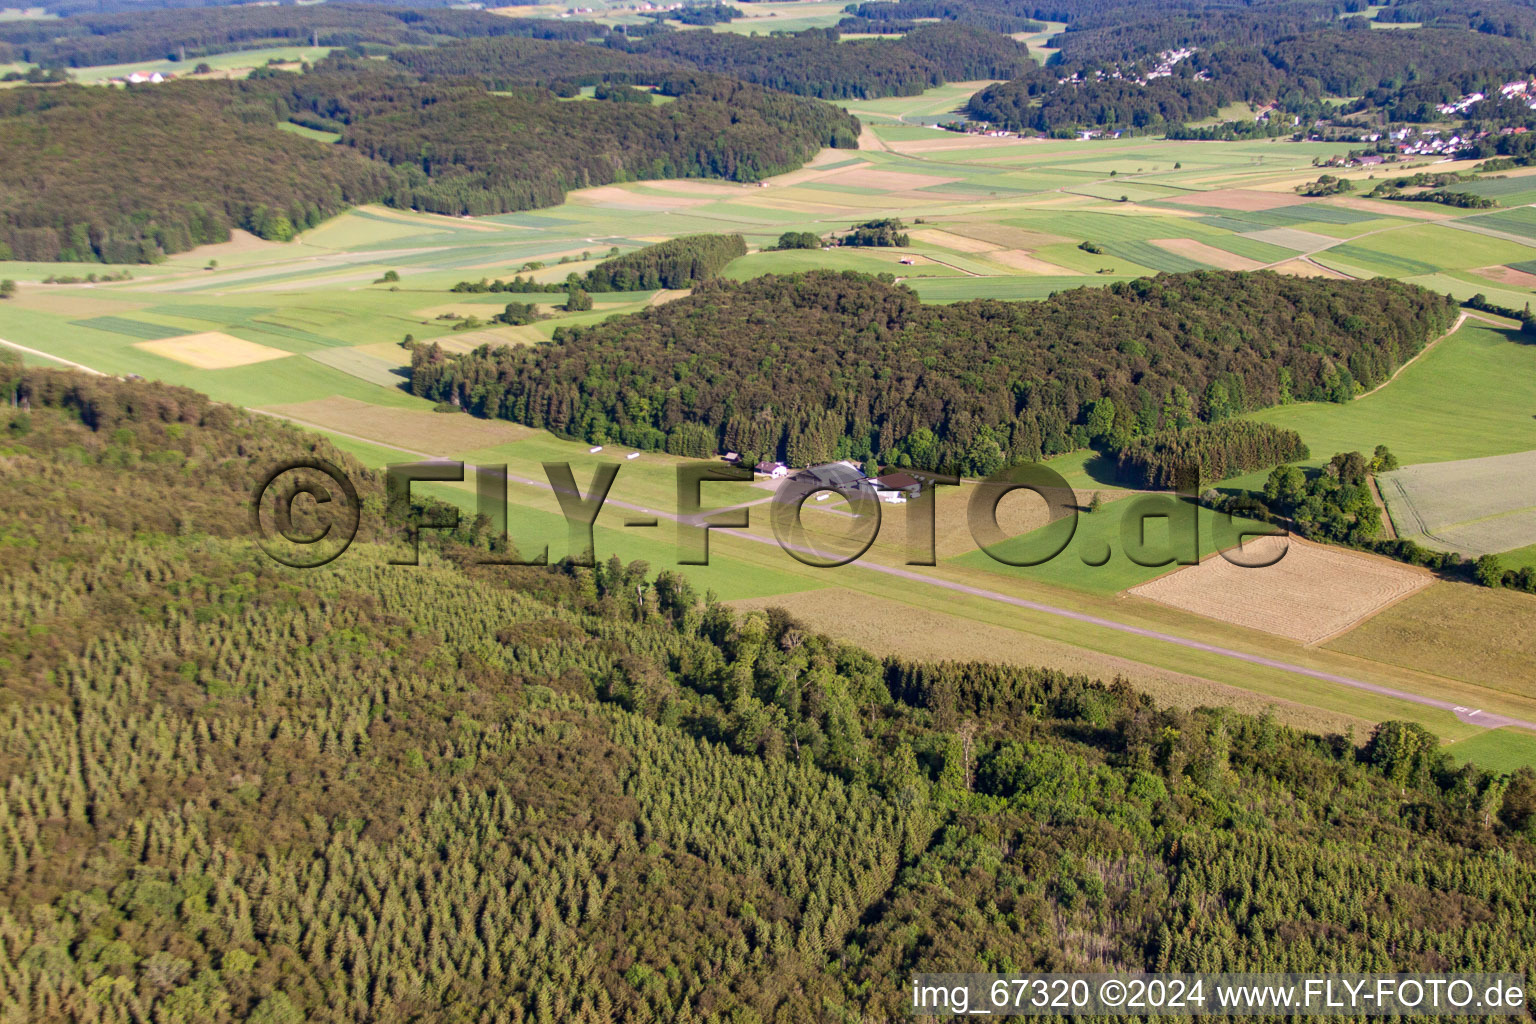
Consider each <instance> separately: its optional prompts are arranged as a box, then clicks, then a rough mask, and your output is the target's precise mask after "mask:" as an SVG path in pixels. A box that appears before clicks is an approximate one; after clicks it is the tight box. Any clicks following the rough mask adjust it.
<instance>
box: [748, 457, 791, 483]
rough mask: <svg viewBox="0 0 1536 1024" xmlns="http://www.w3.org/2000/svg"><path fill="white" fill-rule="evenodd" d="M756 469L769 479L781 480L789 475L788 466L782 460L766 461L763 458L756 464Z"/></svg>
mask: <svg viewBox="0 0 1536 1024" xmlns="http://www.w3.org/2000/svg"><path fill="white" fill-rule="evenodd" d="M756 469H757V471H758V472H759V473H761V474H763V475H764V476H766V477H767V478H768V479H770V480H782V479H783V478H784V477H786V476H788V475H789V467H788V466H786V465H784V463H782V462H768V461H767V460H764V461H762V462H759V463H758V464H757V466H756Z"/></svg>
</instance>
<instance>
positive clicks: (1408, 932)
mask: <svg viewBox="0 0 1536 1024" xmlns="http://www.w3.org/2000/svg"><path fill="white" fill-rule="evenodd" d="M0 390H3V393H5V394H11V395H16V394H19V395H21V396H23V397H24V398H25V399H26V400H27V401H28V402H29V403H30V406H31V409H30V412H28V413H26V414H25V415H26V416H27V420H26V422H25V424H23V425H20V426H18V425H17V424H18V421H19V419H20V417H21V415H23V414H21V413H19V412H16V411H15V410H11V411H9V412H7V413H5V414H4V415H5V417H6V420H5V422H6V423H7V424H8V426H7V432H8V435H9V436H8V440H7V445H8V451H9V454H8V456H7V463H6V473H7V474H8V477H7V479H8V480H9V481H10V485H9V486H7V487H5V488H0V514H3V515H4V516H5V522H6V523H7V529H8V530H9V531H10V532H9V537H10V539H11V542H10V543H7V544H5V545H3V546H0V572H3V573H4V576H5V579H6V584H7V585H6V588H5V592H4V596H3V601H4V603H5V608H6V617H7V621H8V622H9V623H11V624H13V626H12V629H11V631H10V632H9V634H8V636H7V639H6V644H5V650H4V657H5V659H6V661H5V666H6V669H5V671H4V672H3V673H0V693H3V695H4V697H5V698H6V700H7V708H8V710H7V713H6V716H5V719H4V725H3V726H0V729H3V738H4V751H5V757H4V759H3V760H0V773H3V775H0V782H3V785H4V788H5V800H4V801H3V803H0V835H3V836H4V837H5V840H6V841H5V842H4V843H3V844H0V881H3V882H4V885H3V886H0V943H3V945H4V948H5V950H6V956H7V965H8V969H7V970H6V971H5V972H3V974H0V1000H3V1002H4V1003H5V1005H6V1006H7V1007H9V1008H10V1010H11V1012H12V1015H13V1016H15V1017H16V1018H17V1019H26V1020H31V1021H64V1020H71V1021H79V1022H83V1024H98V1022H100V1024H106V1022H112V1021H124V1020H143V1021H157V1022H165V1024H191V1022H197V1024H233V1022H235V1021H253V1022H257V1024H275V1022H293V1021H301V1020H324V1021H332V1022H336V1024H349V1022H354V1021H358V1022H361V1021H381V1020H400V1019H405V1018H408V1017H430V1018H433V1019H446V1018H456V1019H464V1020H474V1021H479V1020H488V1021H490V1020H496V1019H498V1018H502V1017H505V1018H506V1019H508V1020H517V1021H528V1022H541V1024H542V1022H546V1021H561V1022H570V1024H599V1022H603V1021H614V1020H667V1021H680V1022H696V1024H727V1022H731V1021H735V1022H741V1021H751V1020H756V1021H761V1022H764V1024H801V1022H804V1021H810V1020H819V1019H824V1018H825V1016H826V1015H827V1008H828V1007H836V1008H838V1013H839V1014H845V1015H847V1016H849V1017H851V1018H857V1019H865V1020H894V1019H898V1018H900V1017H901V1016H902V1015H903V1014H904V1013H905V1012H906V1003H907V1000H908V996H907V995H906V993H908V991H909V982H910V978H911V976H912V975H913V974H914V973H918V972H926V971H940V970H972V971H987V970H1005V971H1021V970H1043V969H1046V968H1047V967H1049V968H1051V969H1057V970H1066V971H1093V970H1102V971H1124V970H1127V969H1131V970H1147V971H1152V970H1165V971H1296V972H1315V971H1327V970H1332V969H1335V968H1337V966H1338V965H1339V964H1341V963H1343V964H1349V965H1351V966H1353V967H1355V968H1357V969H1360V970H1367V971H1372V972H1377V973H1388V974H1390V973H1397V972H1411V971H1421V970H1430V969H1443V968H1444V965H1447V964H1451V965H1455V967H1456V969H1458V970H1464V971H1512V972H1523V973H1525V974H1527V975H1529V974H1531V973H1532V972H1533V971H1536V954H1533V950H1536V912H1533V910H1532V908H1533V907H1536V847H1533V843H1532V839H1533V838H1536V777H1533V776H1532V775H1531V773H1530V772H1529V771H1528V770H1522V771H1519V772H1515V773H1513V774H1498V775H1495V774H1491V773H1488V772H1485V771H1482V770H1479V769H1478V768H1476V767H1472V766H1458V765H1457V764H1455V763H1454V762H1453V760H1452V759H1451V758H1450V757H1449V756H1448V755H1446V754H1445V753H1443V752H1442V751H1441V750H1440V749H1439V744H1438V742H1437V738H1436V737H1435V736H1433V735H1431V734H1430V733H1428V732H1426V731H1425V730H1424V729H1422V728H1421V727H1419V726H1416V725H1412V724H1408V723H1403V722H1388V723H1385V724H1383V725H1382V726H1381V727H1379V728H1378V729H1377V730H1375V732H1374V733H1373V734H1372V735H1371V736H1370V737H1369V738H1368V742H1365V743H1364V745H1363V747H1361V748H1359V749H1357V747H1356V745H1355V744H1354V743H1352V742H1350V740H1349V739H1348V738H1347V737H1344V736H1337V735H1333V736H1320V735H1314V734H1309V733H1303V732H1298V731H1296V730H1293V729H1291V728H1288V727H1285V726H1282V725H1279V724H1277V723H1276V722H1275V721H1273V720H1272V719H1271V718H1269V717H1253V716H1248V715H1241V714H1236V713H1233V712H1230V711H1224V710H1218V709H1209V708H1207V709H1201V710H1197V711H1186V710H1179V709H1174V708H1166V707H1160V706H1158V705H1157V704H1156V703H1155V702H1154V701H1153V700H1152V699H1150V698H1149V697H1147V696H1145V695H1143V694H1139V693H1136V692H1135V691H1133V690H1131V689H1130V688H1129V687H1128V686H1126V685H1125V684H1124V683H1121V682H1117V683H1115V684H1112V685H1105V684H1102V683H1099V682H1097V681H1094V680H1091V679H1088V678H1084V677H1081V676H1069V675H1066V674H1063V673H1060V672H1053V671H1047V670H1043V669H1032V668H1022V667H1017V666H1006V665H989V664H980V663H957V662H947V663H917V662H911V661H907V660H904V659H900V658H896V657H882V656H880V655H876V654H872V653H870V652H868V651H864V650H860V649H857V648H854V647H849V646H844V645H841V644H838V643H835V642H834V641H832V640H829V639H828V638H826V637H824V636H820V635H817V634H816V633H815V632H814V631H813V630H811V629H809V628H807V627H806V626H805V625H803V624H802V623H800V622H798V621H796V620H795V619H794V617H792V616H791V615H789V614H787V613H785V612H783V611H781V610H769V611H755V612H750V613H745V614H741V613H737V612H735V611H733V610H732V609H730V608H728V607H726V606H724V605H722V604H720V603H718V602H716V601H714V600H713V599H711V598H710V597H709V596H708V595H705V596H703V597H701V596H700V595H699V594H698V593H697V592H695V591H694V589H693V588H692V587H691V586H690V584H689V582H688V581H687V580H686V579H684V578H682V577H680V576H678V575H676V574H674V573H668V572H663V573H660V574H657V573H655V572H654V571H652V570H651V569H650V568H648V567H647V566H645V565H644V563H630V564H628V565H626V564H623V563H622V562H621V561H620V560H619V559H617V558H612V559H599V560H598V561H597V564H596V565H595V566H593V567H592V568H578V567H575V566H572V565H570V564H569V563H561V564H558V565H556V566H553V567H550V568H548V569H536V568H521V569H520V568H515V567H506V566H502V567H497V568H495V569H489V568H487V567H476V566H475V565H474V564H473V563H475V562H477V561H479V560H482V559H484V558H486V557H488V556H489V555H490V554H491V552H490V551H489V550H488V548H489V546H492V545H496V544H499V543H500V541H499V538H494V537H491V536H489V535H488V531H487V530H486V528H485V527H486V524H485V523H483V522H481V523H469V522H466V523H465V524H464V525H463V526H462V527H461V528H460V529H458V530H457V531H454V532H453V533H452V534H450V535H446V536H444V535H443V534H441V533H440V532H438V531H425V532H426V534H427V536H428V537H429V538H431V537H441V538H442V539H441V540H430V539H429V540H428V541H426V542H425V544H424V548H425V550H424V551H423V554H422V561H423V562H424V563H425V564H424V565H423V566H421V567H418V568H410V567H402V566H391V565H387V564H385V558H386V557H390V556H398V555H399V554H400V553H401V551H400V548H399V546H398V544H396V543H395V542H394V541H393V540H392V539H391V537H390V536H389V535H388V534H384V533H380V532H377V531H376V530H374V529H373V527H372V524H374V523H377V522H379V521H380V520H381V519H382V516H381V515H379V514H378V513H379V511H380V510H381V509H382V507H383V487H382V482H381V481H380V480H379V479H378V477H377V476H375V475H374V474H371V473H368V472H366V471H365V470H363V469H362V467H360V466H358V465H357V464H356V463H355V462H353V461H352V460H351V459H350V458H349V457H347V456H346V455H344V454H343V453H341V452H339V451H337V450H336V449H335V448H333V447H332V446H331V445H329V443H328V442H326V441H325V440H324V439H322V438H319V437H316V436H312V435H305V434H301V433H299V432H297V431H295V430H293V429H292V428H290V427H287V426H285V425H282V424H279V423H275V422H272V421H269V420H263V419H262V418H261V417H256V416H251V415H247V414H245V413H241V412H237V411H235V410H230V409H228V408H227V407H222V406H218V405H216V404H215V403H210V402H208V401H207V400H206V399H203V398H201V397H200V396H194V395H191V393H189V392H182V391H176V390H173V389H167V388H162V387H159V386H155V385H144V384H128V383H120V382H115V381H110V380H108V381H97V380H83V379H80V378H74V377H72V376H71V375H67V374H61V373H48V372H29V373H26V374H20V373H19V372H17V371H15V369H14V367H10V366H0ZM82 392H88V393H89V399H88V402H89V406H90V408H91V410H92V412H91V423H90V424H87V423H85V422H82V420H81V413H82V411H83V410H82V406H81V405H80V404H79V401H78V399H79V398H80V396H81V394H82ZM70 395H74V396H76V397H75V398H74V399H71V398H69V397H68V396H70ZM219 417H223V418H222V419H220V418H219ZM236 453H243V455H240V456H239V457H237V455H236ZM313 455H320V456H322V457H324V458H327V459H330V460H332V461H334V462H336V463H337V465H339V466H341V467H342V468H343V469H344V470H345V471H347V472H348V473H349V475H351V477H352V479H353V480H354V481H355V482H356V483H357V485H358V488H359V491H360V496H361V499H362V501H363V503H364V504H365V505H366V506H368V509H369V514H368V515H366V516H364V520H363V521H364V524H365V525H364V532H363V534H362V535H361V536H360V538H359V540H358V542H357V543H356V544H355V545H354V546H353V548H352V550H350V551H348V552H347V553H346V555H344V556H343V557H342V558H341V559H339V560H338V561H336V562H334V563H332V564H331V565H329V566H327V567H324V568H321V569H315V570H309V571H306V572H305V573H304V574H303V576H302V580H301V583H299V582H296V580H297V579H298V577H296V576H295V574H294V571H293V570H290V569H287V568H285V567H281V566H277V565H276V564H275V563H272V562H270V561H268V560H266V559H265V558H264V557H262V556H260V555H259V554H256V553H255V552H254V550H253V548H252V547H251V545H250V542H249V540H248V539H247V538H246V537H244V536H243V533H244V531H246V530H247V529H248V526H247V508H246V502H247V501H248V500H249V499H248V493H249V491H250V489H251V488H252V487H253V486H254V484H255V482H256V479H257V477H258V476H259V475H260V473H262V472H263V471H264V470H265V469H266V468H267V467H268V466H269V465H271V464H272V463H273V462H275V461H278V460H282V459H289V458H294V457H300V456H313ZM253 457H254V461H253ZM66 458H67V459H68V460H69V464H68V467H67V470H66V467H65V465H64V460H65V459H66ZM147 466H160V467H163V466H177V467H182V468H183V469H184V471H178V472H155V473H147V472H144V471H143V467H147ZM147 610H148V611H147ZM1359 739H1360V740H1366V739H1367V737H1363V736H1362V737H1360V738H1359ZM1084 935H1092V936H1094V940H1093V942H1092V943H1089V944H1087V945H1085V943H1084V941H1083V936H1084Z"/></svg>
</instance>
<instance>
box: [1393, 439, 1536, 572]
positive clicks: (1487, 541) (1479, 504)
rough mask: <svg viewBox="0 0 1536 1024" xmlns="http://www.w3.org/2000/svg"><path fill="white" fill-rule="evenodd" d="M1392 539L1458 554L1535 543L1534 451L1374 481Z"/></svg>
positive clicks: (1417, 468) (1435, 465) (1444, 464)
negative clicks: (1395, 536) (1392, 528)
mask: <svg viewBox="0 0 1536 1024" xmlns="http://www.w3.org/2000/svg"><path fill="white" fill-rule="evenodd" d="M1377 482H1378V484H1379V485H1380V487H1381V494H1382V498H1383V500H1385V501H1386V503H1387V509H1388V511H1389V512H1391V514H1392V523H1393V525H1394V526H1395V527H1396V528H1397V533H1398V536H1400V537H1408V538H1410V539H1412V540H1416V541H1418V542H1419V543H1421V544H1423V545H1424V546H1425V547H1431V548H1440V549H1443V550H1449V551H1459V552H1461V553H1462V554H1464V555H1468V556H1471V557H1476V556H1478V555H1490V554H1497V553H1499V552H1501V551H1510V550H1513V549H1516V548H1524V547H1528V546H1530V545H1532V544H1536V451H1527V452H1519V453H1517V454H1514V455H1494V456H1488V457H1486V458H1481V459H1464V460H1461V461H1457V462H1436V463H1429V464H1425V465H1418V466H1408V467H1406V468H1404V469H1400V470H1398V471H1396V472H1394V473H1384V474H1382V475H1381V476H1380V477H1378V480H1377Z"/></svg>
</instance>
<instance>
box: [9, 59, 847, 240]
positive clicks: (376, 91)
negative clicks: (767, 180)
mask: <svg viewBox="0 0 1536 1024" xmlns="http://www.w3.org/2000/svg"><path fill="white" fill-rule="evenodd" d="M542 45H546V46H559V45H561V44H558V43H543V44H542ZM675 92H676V94H677V100H676V102H674V103H669V104H666V105H659V106H655V107H640V106H637V105H634V104H618V103H562V102H560V100H559V99H558V98H557V97H556V96H555V95H554V94H553V93H551V92H549V91H547V90H544V89H537V88H524V89H515V90H510V91H509V93H508V94H506V95H493V94H492V93H491V91H489V90H488V89H487V88H485V87H484V86H482V85H476V84H474V83H472V82H469V81H465V80H462V79H460V80H454V81H436V80H423V79H421V78H419V77H417V76H415V75H412V74H410V73H409V72H408V71H406V70H404V69H403V68H398V67H390V66H380V65H379V63H378V62H374V61H357V60H354V59H352V58H349V57H346V56H344V55H340V54H338V55H333V56H332V57H330V58H328V59H326V60H324V61H322V62H320V63H319V64H318V65H316V66H315V67H314V68H313V69H311V70H310V71H309V72H308V73H306V74H302V75H299V74H285V73H281V72H278V73H271V74H264V75H259V76H255V77H253V78H252V79H250V80H248V81H243V82H216V81H206V82H203V81H198V82H193V81H184V82H171V83H168V84H166V85H162V86H155V87H153V88H152V89H150V88H145V89H135V88H130V89H122V90H118V89H87V88H81V87H75V86H70V87H63V88H18V89H10V90H5V91H3V92H0V258H16V259H28V260H59V259H63V260H85V261H104V262H116V263H121V262H129V261H147V260H152V259H155V258H157V257H158V256H159V255H161V254H163V253H174V252H180V251H183V250H186V249H188V248H191V247H193V246H195V245H199V244H202V243H204V242H212V241H221V240H223V239H225V238H227V237H228V231H229V229H230V228H231V227H243V228H247V229H248V230H251V231H254V232H255V233H256V234H258V235H260V236H261V237H264V238H271V239H276V240H280V241H286V240H287V239H288V238H289V237H292V234H293V233H294V232H295V231H296V230H301V229H302V228H304V227H308V226H310V225H312V224H314V223H317V222H318V221H319V220H320V219H322V218H324V217H326V216H330V215H332V214H335V213H337V212H339V211H340V210H342V209H344V208H346V207H347V206H351V205H355V204H357V203H360V202H369V201H374V200H383V201H385V202H389V203H392V204H395V205H398V206H406V207H415V208H417V209H422V210H428V211H431V212H435V213H449V214H494V213H506V212H509V211H513V210H525V209H529V208H532V207H538V206H552V205H556V204H558V203H560V202H561V201H562V200H563V199H564V197H565V194H566V192H567V191H569V190H570V189H573V188H584V187H587V186H590V185H603V184H608V183H611V182H615V181H626V180H632V179H638V178H660V177H684V176H692V177H721V178H730V179H734V180H742V181H752V180H756V179H758V178H761V177H764V176H766V175H770V174H776V173H780V172H783V171H787V170H792V169H793V168H795V167H798V166H799V165H800V164H801V163H803V162H804V161H805V160H807V159H809V158H810V157H811V156H813V155H814V154H815V153H816V152H817V151H818V150H820V149H821V148H822V147H823V146H828V145H832V146H853V145H855V144H856V140H857V135H858V122H857V121H856V120H855V119H854V118H852V117H850V116H849V115H847V114H845V113H844V112H842V111H840V110H837V109H836V108H834V107H831V106H829V105H827V104H824V103H821V102H819V101H816V100H811V99H806V98H802V97H797V96H789V95H785V94H783V93H777V92H771V91H769V90H766V89H763V88H762V87H760V86H755V85H748V84H743V83H741V82H737V81H735V80H733V79H729V78H724V77H721V76H716V75H703V74H697V73H694V74H692V75H690V76H689V77H688V78H687V80H686V81H681V82H678V83H676V88H675ZM284 120H295V121H299V122H301V123H304V124H308V125H310V126H311V127H320V128H326V129H330V130H334V131H337V132H339V133H340V134H341V140H340V141H341V145H338V146H320V145H316V144H314V143H313V142H310V141H309V140H307V139H301V138H297V137H295V136H293V135H291V134H290V133H287V132H284V131H281V130H280V129H279V128H278V125H279V124H280V123H281V122H282V121H284ZM146 147H149V148H146ZM188 147H195V149H196V150H197V151H199V152H209V153H218V154H219V157H220V158H219V159H218V160H216V161H215V160H147V159H145V158H144V154H145V153H147V152H153V153H171V152H178V151H184V150H186V149H187V148H188ZM55 151H64V152H68V153H69V154H70V158H69V159H68V160H57V159H50V158H49V154H50V153H52V152H55ZM124 167H134V168H136V171H135V173H134V174H131V175H125V174H124V173H123V168H124Z"/></svg>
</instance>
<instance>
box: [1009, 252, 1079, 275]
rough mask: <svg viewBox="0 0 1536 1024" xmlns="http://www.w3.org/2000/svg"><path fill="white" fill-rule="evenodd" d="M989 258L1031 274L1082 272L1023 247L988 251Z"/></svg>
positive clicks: (1075, 273)
mask: <svg viewBox="0 0 1536 1024" xmlns="http://www.w3.org/2000/svg"><path fill="white" fill-rule="evenodd" d="M987 258H988V259H990V260H996V261H997V262H998V263H1001V264H1003V265H1004V266H1007V267H1013V268H1014V269H1015V270H1023V271H1026V272H1027V273H1031V274H1048V275H1051V276H1061V275H1077V274H1081V273H1082V271H1080V270H1071V269H1069V268H1067V267H1063V266H1060V265H1059V264H1056V263H1047V262H1046V261H1045V260H1042V259H1037V258H1036V257H1035V256H1034V255H1032V254H1030V253H1027V252H1025V251H1024V250H1023V249H998V250H997V251H995V252H989V253H987Z"/></svg>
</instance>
